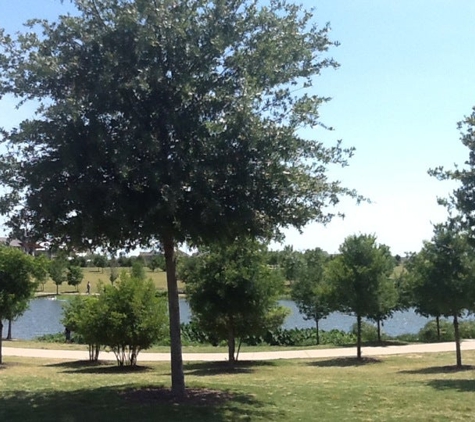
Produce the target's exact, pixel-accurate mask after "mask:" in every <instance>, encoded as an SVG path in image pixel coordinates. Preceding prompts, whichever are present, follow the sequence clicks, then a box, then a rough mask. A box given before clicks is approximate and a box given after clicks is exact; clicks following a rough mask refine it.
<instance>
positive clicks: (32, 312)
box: [3, 297, 428, 340]
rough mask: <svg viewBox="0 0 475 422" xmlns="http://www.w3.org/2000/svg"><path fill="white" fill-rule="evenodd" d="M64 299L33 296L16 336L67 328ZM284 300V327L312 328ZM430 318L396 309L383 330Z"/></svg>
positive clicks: (185, 310) (327, 322) (412, 327)
mask: <svg viewBox="0 0 475 422" xmlns="http://www.w3.org/2000/svg"><path fill="white" fill-rule="evenodd" d="M64 303H66V301H63V300H56V298H55V297H51V298H41V299H34V300H32V301H31V303H30V308H29V309H28V310H27V311H26V312H25V313H24V314H23V315H22V316H21V317H20V318H19V319H18V320H16V321H14V322H13V324H12V335H13V337H14V338H17V339H22V340H31V339H33V338H35V337H38V336H41V335H44V334H55V333H59V332H63V331H64V327H63V326H62V325H61V323H60V320H61V317H62V307H63V304H64ZM280 304H281V305H283V306H286V307H288V308H289V309H290V310H291V314H290V315H289V316H288V317H287V318H286V320H285V322H284V324H283V328H309V327H314V326H315V323H314V322H313V321H305V319H304V318H303V316H302V315H301V314H300V313H299V311H298V309H297V307H296V305H295V303H294V302H293V301H291V300H281V301H280ZM180 315H181V321H182V322H189V321H190V315H191V313H190V307H189V306H188V303H187V302H186V300H185V299H180ZM427 321H428V319H427V318H424V317H421V316H419V315H417V314H416V313H415V312H414V311H412V310H409V311H404V312H396V313H395V314H394V315H393V317H392V318H390V319H388V320H387V321H385V322H384V326H383V330H384V332H385V333H386V334H388V335H390V336H396V335H399V334H406V333H417V332H418V331H419V330H420V329H421V328H422V327H423V326H424V325H425V324H426V322H427ZM355 322H356V318H355V317H352V316H349V315H344V314H341V313H338V312H334V313H332V314H330V315H329V316H328V317H327V318H326V319H324V320H322V321H321V322H320V328H321V329H322V330H331V329H334V328H336V329H339V330H343V331H349V330H350V329H351V326H352V325H353V324H354V323H355ZM6 329H7V327H6V324H4V333H3V334H4V335H6Z"/></svg>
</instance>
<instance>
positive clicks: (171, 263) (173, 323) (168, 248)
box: [163, 237, 185, 397]
mask: <svg viewBox="0 0 475 422" xmlns="http://www.w3.org/2000/svg"><path fill="white" fill-rule="evenodd" d="M163 249H164V252H165V261H166V271H167V288H168V314H169V318H170V354H171V372H172V393H173V394H174V395H175V396H177V397H184V396H185V374H184V372H183V356H182V351H181V332H180V303H179V298H178V286H177V280H176V261H175V242H174V240H173V238H171V237H166V238H165V239H163Z"/></svg>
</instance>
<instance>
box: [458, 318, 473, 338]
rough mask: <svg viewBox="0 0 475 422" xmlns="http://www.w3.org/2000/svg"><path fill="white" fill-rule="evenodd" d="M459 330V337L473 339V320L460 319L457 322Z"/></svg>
mask: <svg viewBox="0 0 475 422" xmlns="http://www.w3.org/2000/svg"><path fill="white" fill-rule="evenodd" d="M459 330H460V337H461V338H470V339H472V338H474V339H475V321H473V320H470V321H462V322H461V323H460V324H459Z"/></svg>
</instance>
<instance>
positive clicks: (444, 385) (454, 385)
mask: <svg viewBox="0 0 475 422" xmlns="http://www.w3.org/2000/svg"><path fill="white" fill-rule="evenodd" d="M427 385H428V386H430V387H432V388H435V389H436V390H442V391H444V390H456V391H459V392H461V393H472V392H474V391H475V380H449V379H439V380H431V381H428V382H427Z"/></svg>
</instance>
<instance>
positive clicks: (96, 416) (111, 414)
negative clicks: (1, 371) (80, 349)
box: [0, 386, 277, 422]
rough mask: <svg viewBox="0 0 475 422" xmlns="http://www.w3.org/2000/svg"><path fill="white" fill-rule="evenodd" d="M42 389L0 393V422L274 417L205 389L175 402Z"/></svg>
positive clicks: (148, 390) (235, 396) (152, 390)
mask: <svg viewBox="0 0 475 422" xmlns="http://www.w3.org/2000/svg"><path fill="white" fill-rule="evenodd" d="M56 388H57V389H56V390H51V388H50V387H48V386H45V388H44V389H43V390H40V391H33V392H31V391H23V390H18V391H9V392H8V394H5V393H3V394H2V393H0V420H2V421H8V422H20V421H25V420H28V421H29V420H31V421H37V422H46V421H66V420H67V421H71V422H81V421H84V420H91V421H96V420H97V421H101V422H109V421H111V422H112V421H114V422H129V421H131V420H134V421H156V420H165V421H171V422H173V421H183V420H187V419H189V420H194V421H202V422H206V421H210V422H211V421H213V422H221V421H227V420H238V419H242V416H243V415H246V416H247V418H246V420H254V419H262V420H273V419H275V418H276V412H277V411H276V410H275V409H270V408H269V409H266V408H265V406H264V403H262V402H260V401H259V400H257V399H255V398H254V397H253V396H252V395H247V394H242V393H235V392H231V391H223V390H212V389H207V388H193V389H187V395H186V397H185V398H184V399H182V400H177V399H175V398H174V396H173V395H172V394H171V393H170V390H169V389H168V388H165V387H163V386H143V387H140V388H128V389H124V388H121V387H112V386H110V387H99V388H89V389H82V390H75V391H64V390H62V389H60V388H58V387H56Z"/></svg>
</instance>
